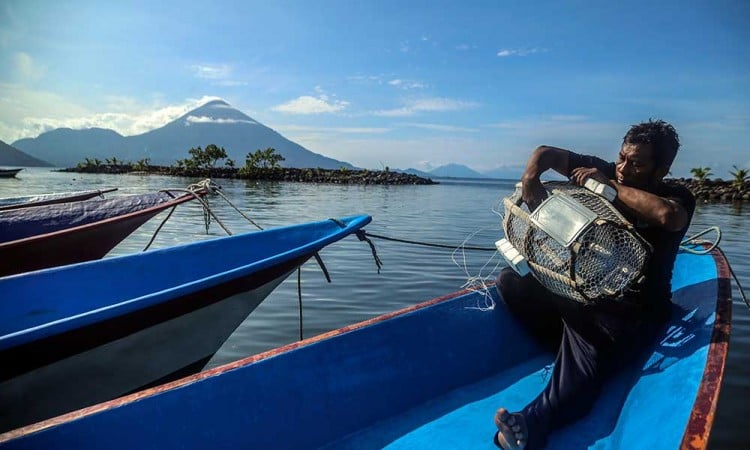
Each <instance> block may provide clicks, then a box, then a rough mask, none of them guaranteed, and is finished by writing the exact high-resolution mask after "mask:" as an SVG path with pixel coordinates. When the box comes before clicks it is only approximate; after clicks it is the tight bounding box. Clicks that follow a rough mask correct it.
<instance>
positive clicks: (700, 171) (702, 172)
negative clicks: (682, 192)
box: [690, 167, 712, 182]
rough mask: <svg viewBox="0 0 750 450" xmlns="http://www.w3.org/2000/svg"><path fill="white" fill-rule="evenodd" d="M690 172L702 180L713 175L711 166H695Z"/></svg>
mask: <svg viewBox="0 0 750 450" xmlns="http://www.w3.org/2000/svg"><path fill="white" fill-rule="evenodd" d="M690 173H692V174H693V176H694V177H695V179H696V180H698V181H700V182H703V181H706V180H707V179H708V177H709V176H711V175H712V173H711V168H710V167H693V168H692V169H690Z"/></svg>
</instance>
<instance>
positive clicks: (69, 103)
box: [0, 83, 221, 143]
mask: <svg viewBox="0 0 750 450" xmlns="http://www.w3.org/2000/svg"><path fill="white" fill-rule="evenodd" d="M211 100H221V99H220V98H219V97H213V96H204V97H202V98H198V99H187V100H185V101H184V102H182V103H179V104H174V105H166V106H164V105H161V106H159V105H158V104H153V103H152V104H144V103H141V102H139V101H137V100H134V99H132V98H128V97H105V101H104V102H103V106H104V108H105V109H106V110H109V111H107V112H97V111H92V110H91V109H89V108H87V107H85V106H82V105H79V104H77V103H76V102H75V101H74V100H71V99H68V98H64V97H62V96H59V95H57V94H53V93H49V92H44V91H36V90H31V89H27V88H24V87H23V86H21V85H17V84H5V83H0V140H3V141H5V142H8V143H10V142H13V141H16V140H18V139H21V138H25V137H36V136H38V135H39V134H41V133H44V132H45V131H49V130H52V129H55V128H73V129H83V128H108V129H111V130H114V131H116V132H118V133H120V134H122V135H124V136H131V135H136V134H141V133H144V132H146V131H149V130H153V129H154V128H158V127H161V126H163V125H165V124H167V123H168V122H171V121H172V120H175V119H177V118H178V117H180V116H182V115H184V114H186V113H187V112H189V111H190V110H192V109H195V108H197V107H198V106H201V105H203V104H205V103H207V102H209V101H211ZM39 111H44V114H45V115H44V116H40V115H37V114H38V112H39ZM110 111H115V112H110Z"/></svg>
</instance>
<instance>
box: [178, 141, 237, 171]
mask: <svg viewBox="0 0 750 450" xmlns="http://www.w3.org/2000/svg"><path fill="white" fill-rule="evenodd" d="M188 153H190V155H191V156H192V161H193V162H194V163H195V167H196V168H199V169H211V168H214V167H216V163H217V162H218V161H219V160H220V159H224V158H226V157H227V152H226V150H224V147H219V146H217V145H215V144H209V145H207V146H206V149H205V150H204V149H201V148H200V147H194V148H191V149H190V150H188ZM178 163H179V161H178ZM186 165H187V164H186Z"/></svg>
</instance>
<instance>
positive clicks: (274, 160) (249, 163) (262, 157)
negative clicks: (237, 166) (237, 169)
mask: <svg viewBox="0 0 750 450" xmlns="http://www.w3.org/2000/svg"><path fill="white" fill-rule="evenodd" d="M285 159H286V158H284V157H283V156H281V155H280V154H278V153H276V150H275V149H273V148H271V147H268V148H267V149H265V150H260V149H258V150H256V151H255V152H254V153H248V154H247V157H246V158H245V167H244V169H245V171H253V170H255V169H275V168H277V167H280V166H279V163H280V162H281V161H284V160H285Z"/></svg>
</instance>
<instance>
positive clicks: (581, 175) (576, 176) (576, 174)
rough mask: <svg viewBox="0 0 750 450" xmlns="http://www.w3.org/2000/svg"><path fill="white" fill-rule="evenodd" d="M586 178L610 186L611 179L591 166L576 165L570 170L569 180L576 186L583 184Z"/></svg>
mask: <svg viewBox="0 0 750 450" xmlns="http://www.w3.org/2000/svg"><path fill="white" fill-rule="evenodd" d="M588 178H591V179H594V180H596V181H598V182H600V183H603V184H606V185H609V186H612V180H610V179H609V178H607V177H606V176H604V174H603V173H601V172H600V171H599V170H598V169H594V168H593V167H578V168H577V169H573V170H572V171H571V172H570V181H571V182H572V183H573V184H575V185H577V186H583V185H584V184H585V183H586V180H587V179H588ZM612 187H614V186H612Z"/></svg>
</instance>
